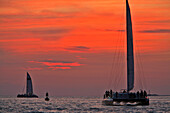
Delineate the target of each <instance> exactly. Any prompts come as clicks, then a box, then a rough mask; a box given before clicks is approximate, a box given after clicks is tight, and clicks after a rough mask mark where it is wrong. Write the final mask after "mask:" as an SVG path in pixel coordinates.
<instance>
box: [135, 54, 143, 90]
mask: <svg viewBox="0 0 170 113" xmlns="http://www.w3.org/2000/svg"><path fill="white" fill-rule="evenodd" d="M136 61H137V63H136V64H137V65H136V67H137V70H136V71H137V74H138V77H139V78H138V80H139V88H141V89H143V84H142V81H141V69H140V65H139V59H138V55H136Z"/></svg>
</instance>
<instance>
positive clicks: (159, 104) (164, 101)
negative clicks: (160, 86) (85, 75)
mask: <svg viewBox="0 0 170 113" xmlns="http://www.w3.org/2000/svg"><path fill="white" fill-rule="evenodd" d="M149 98H150V105H149V106H103V105H102V104H101V101H102V98H101V97H51V98H50V101H45V100H44V98H36V99H35V98H32V99H31V98H12V97H10V98H4V97H0V113H9V112H11V113H30V112H36V113H51V112H52V113H60V112H61V113H67V112H76V113H79V112H83V113H89V112H91V113H93V112H99V113H103V112H104V113H109V112H112V113H120V112H121V113H122V112H125V113H141V112H142V113H148V112H149V113H170V96H151V97H149Z"/></svg>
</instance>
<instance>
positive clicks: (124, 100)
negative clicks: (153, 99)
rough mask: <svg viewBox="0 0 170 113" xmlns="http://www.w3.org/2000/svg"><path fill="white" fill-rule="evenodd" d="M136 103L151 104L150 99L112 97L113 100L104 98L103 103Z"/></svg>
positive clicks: (112, 104) (107, 104)
mask: <svg viewBox="0 0 170 113" xmlns="http://www.w3.org/2000/svg"><path fill="white" fill-rule="evenodd" d="M121 102H122V103H132V105H133V103H136V104H135V105H149V99H146V98H144V99H112V101H110V100H109V101H108V100H103V101H102V104H103V105H106V106H114V105H117V104H115V103H121Z"/></svg>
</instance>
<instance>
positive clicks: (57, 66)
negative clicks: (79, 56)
mask: <svg viewBox="0 0 170 113" xmlns="http://www.w3.org/2000/svg"><path fill="white" fill-rule="evenodd" d="M28 62H31V63H39V64H43V65H46V66H48V68H50V69H52V70H56V69H71V67H76V66H81V65H84V64H79V63H78V62H71V63H68V62H55V61H54V62H52V61H50V60H49V61H43V62H39V61H28Z"/></svg>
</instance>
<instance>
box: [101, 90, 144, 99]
mask: <svg viewBox="0 0 170 113" xmlns="http://www.w3.org/2000/svg"><path fill="white" fill-rule="evenodd" d="M122 93H127V92H126V91H125V90H124V91H123V92H122ZM113 94H114V92H113V91H112V90H110V91H106V92H105V94H104V99H105V98H112V97H113ZM118 94H119V93H118V92H115V95H114V96H115V97H116V98H118ZM128 95H129V98H146V97H147V92H146V91H145V90H144V91H143V90H141V91H137V93H132V92H129V93H128Z"/></svg>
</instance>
